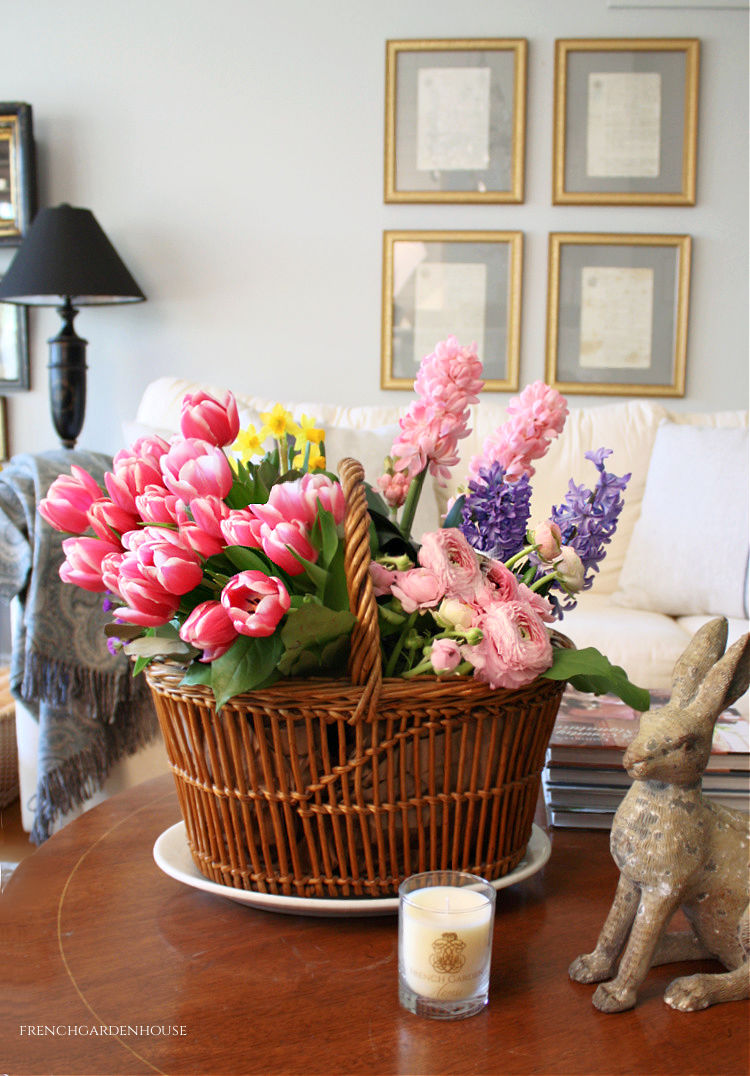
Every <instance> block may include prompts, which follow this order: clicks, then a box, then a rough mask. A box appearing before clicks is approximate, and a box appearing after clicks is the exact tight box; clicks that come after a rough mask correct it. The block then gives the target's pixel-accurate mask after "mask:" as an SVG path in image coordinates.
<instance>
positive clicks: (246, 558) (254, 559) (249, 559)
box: [224, 545, 276, 575]
mask: <svg viewBox="0 0 750 1076" xmlns="http://www.w3.org/2000/svg"><path fill="white" fill-rule="evenodd" d="M224 553H225V554H226V556H227V557H228V558H229V560H230V561H231V562H232V564H233V565H234V566H235V568H239V570H240V571H241V572H246V571H256V572H263V574H264V575H275V574H276V570H275V567H274V566H272V565H271V562H270V561H269V560H268V557H266V556H265V554H263V553H261V552H260V550H259V549H248V548H247V546H244V545H228V546H227V547H226V549H225V550H224Z"/></svg>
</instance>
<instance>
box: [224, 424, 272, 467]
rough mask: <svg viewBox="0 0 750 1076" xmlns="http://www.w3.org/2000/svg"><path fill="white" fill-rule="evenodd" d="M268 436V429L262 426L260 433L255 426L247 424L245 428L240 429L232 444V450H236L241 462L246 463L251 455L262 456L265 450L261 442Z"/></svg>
mask: <svg viewBox="0 0 750 1076" xmlns="http://www.w3.org/2000/svg"><path fill="white" fill-rule="evenodd" d="M266 437H268V430H267V429H266V428H265V427H264V428H263V429H262V430H261V431H260V433H258V432H257V431H256V429H255V426H248V427H247V429H246V430H240V432H239V433H238V435H237V440H236V441H235V442H234V444H233V445H232V451H233V452H236V453H237V454H238V455H239V457H240V459H241V460H242V462H243V463H247V462H248V460H251V459H252V458H253V456H262V455H263V454H264V452H265V449H264V447H263V442H264V441H265V439H266Z"/></svg>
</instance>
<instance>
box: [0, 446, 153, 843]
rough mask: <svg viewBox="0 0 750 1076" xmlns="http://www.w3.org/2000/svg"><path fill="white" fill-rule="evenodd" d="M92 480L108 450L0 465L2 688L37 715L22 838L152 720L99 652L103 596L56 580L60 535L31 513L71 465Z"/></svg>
mask: <svg viewBox="0 0 750 1076" xmlns="http://www.w3.org/2000/svg"><path fill="white" fill-rule="evenodd" d="M73 463H75V464H78V465H79V466H81V467H84V468H85V469H86V470H87V471H89V473H90V474H92V475H93V476H94V478H95V479H96V480H97V481H98V482H99V483H100V484H102V477H103V475H104V472H105V471H106V470H109V469H110V468H111V465H112V460H111V458H110V457H107V456H102V455H100V454H99V453H93V452H86V451H82V450H71V451H65V450H62V449H61V450H57V451H53V452H46V453H42V454H40V455H35V456H30V455H29V456H24V455H21V456H15V457H14V458H13V459H12V460H11V462H10V463H9V464H8V466H7V467H6V468H5V469H4V470H3V471H1V472H0V598H2V599H3V600H5V601H10V600H11V599H12V598H14V597H18V599H19V601H20V603H21V608H22V617H21V618H19V619H20V621H21V623H20V624H17V625H16V627H17V629H18V630H17V633H16V638H15V640H14V647H13V657H12V663H11V680H10V685H11V692H12V693H13V695H14V696H15V698H17V699H19V700H21V701H22V702H23V703H24V705H25V706H26V707H27V708H28V709H29V711H30V712H31V713H32V714H33V715H34V717H36V718H37V720H38V722H39V758H38V774H39V776H38V783H37V789H36V801H35V803H34V804H33V809H34V816H35V817H34V828H33V830H32V832H31V839H32V841H34V842H35V843H37V844H39V843H41V842H42V841H44V840H46V838H47V837H48V836H49V834H50V829H51V827H52V825H53V824H54V822H55V820H56V819H57V818H58V817H59V816H60V815H61V814H64V813H65V812H66V811H68V810H70V809H71V808H73V807H76V806H79V805H80V804H81V803H82V802H83V801H84V800H85V799H87V798H88V797H89V796H90V795H92V794H93V793H94V792H95V791H96V790H97V789H99V788H101V786H102V784H103V782H104V779H105V778H106V776H107V774H108V773H109V771H110V769H111V767H112V765H113V764H114V763H115V762H117V761H118V760H119V759H120V758H123V757H124V756H126V755H129V754H132V753H133V752H135V751H136V750H138V748H140V747H142V746H144V745H145V744H147V743H148V742H150V741H151V740H153V739H154V737H155V736H156V734H157V729H158V726H157V722H156V716H155V713H154V709H153V705H152V703H151V698H150V695H149V693H148V688H147V686H146V684H145V681H144V678H143V677H137V678H136V679H133V677H132V675H131V670H130V664H129V662H128V660H127V658H126V657H125V656H124V655H122V654H117V655H116V656H112V655H111V654H110V653H109V651H108V650H107V646H106V639H105V636H104V625H105V624H106V623H107V622H108V621H109V620H111V619H112V614H111V613H105V612H104V609H103V602H102V599H103V595H102V594H94V593H90V592H88V591H85V590H81V589H80V587H77V586H73V585H71V584H68V583H63V582H62V581H61V580H60V577H59V575H58V571H59V568H60V565H61V564H62V562H63V560H64V556H63V551H62V542H63V539H64V537H65V536H64V535H62V534H59V533H58V532H57V531H55V530H53V529H52V528H51V527H50V526H49V525H48V524H47V523H45V522H44V520H43V519H42V518H41V516H39V515H38V514H37V511H36V509H37V505H38V504H39V501H40V500H41V499H42V497H44V496H45V494H46V492H47V490H48V489H49V486H50V484H51V483H52V482H53V480H54V479H55V478H56V477H57V476H58V475H60V474H63V473H68V472H69V470H70V465H71V464H73Z"/></svg>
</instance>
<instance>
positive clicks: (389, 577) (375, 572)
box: [370, 560, 396, 598]
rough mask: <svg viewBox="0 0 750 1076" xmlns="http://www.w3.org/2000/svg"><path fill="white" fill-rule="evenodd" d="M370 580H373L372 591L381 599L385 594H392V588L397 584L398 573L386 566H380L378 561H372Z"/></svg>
mask: <svg viewBox="0 0 750 1076" xmlns="http://www.w3.org/2000/svg"><path fill="white" fill-rule="evenodd" d="M370 578H371V579H372V589H373V591H374V593H375V597H376V598H380V597H382V596H383V595H384V594H390V593H391V587H392V586H393V584H394V583H395V582H396V573H395V572H394V571H392V570H391V569H390V568H386V567H385V565H383V564H378V562H377V561H376V560H371V561H370Z"/></svg>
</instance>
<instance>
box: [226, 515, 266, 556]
mask: <svg viewBox="0 0 750 1076" xmlns="http://www.w3.org/2000/svg"><path fill="white" fill-rule="evenodd" d="M262 526H263V523H262V521H261V520H260V519H258V517H257V516H256V515H254V513H253V512H251V511H250V510H249V509H247V508H234V509H231V510H230V512H229V515H228V516H227V517H226V519H222V520H221V523H220V524H219V528H220V530H221V533H222V535H223V537H224V540H225V542H226V544H227V545H245V546H248V547H249V548H251V549H259V548H260V529H261V527H262Z"/></svg>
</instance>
